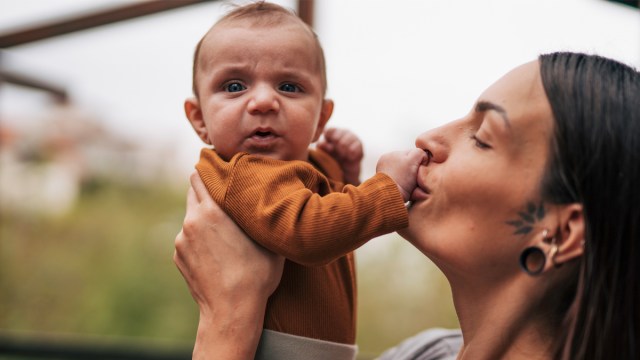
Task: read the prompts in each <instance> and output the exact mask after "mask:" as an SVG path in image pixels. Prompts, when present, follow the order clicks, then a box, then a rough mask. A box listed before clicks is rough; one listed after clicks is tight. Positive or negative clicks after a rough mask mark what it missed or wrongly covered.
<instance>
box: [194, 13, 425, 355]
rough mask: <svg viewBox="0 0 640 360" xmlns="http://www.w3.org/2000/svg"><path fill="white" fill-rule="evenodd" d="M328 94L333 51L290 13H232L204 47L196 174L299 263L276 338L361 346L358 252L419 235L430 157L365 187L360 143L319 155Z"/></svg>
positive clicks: (333, 139) (346, 140) (273, 310)
mask: <svg viewBox="0 0 640 360" xmlns="http://www.w3.org/2000/svg"><path fill="white" fill-rule="evenodd" d="M326 88H327V81H326V74H325V61H324V55H323V51H322V48H321V46H320V43H319V41H318V39H317V37H316V35H315V34H314V32H313V31H312V30H311V29H310V28H309V26H307V25H306V24H305V23H304V22H303V21H302V20H300V19H299V18H298V17H297V16H296V15H295V14H294V13H292V12H290V11H289V10H286V9H284V8H282V7H280V6H278V5H274V4H270V3H264V2H259V3H253V4H249V5H245V6H242V7H238V8H236V9H234V10H233V11H231V12H230V13H228V14H227V15H225V16H224V17H223V18H222V19H221V20H219V21H218V22H217V23H216V24H215V25H214V26H213V27H212V28H211V29H210V30H209V31H208V32H207V33H206V34H205V35H204V37H203V38H202V39H201V40H200V42H199V43H198V46H197V47H196V52H195V56H194V65H193V90H194V95H195V96H194V97H192V98H189V99H187V100H186V101H185V112H186V115H187V117H188V119H189V121H190V122H191V125H192V126H193V128H194V130H195V131H196V133H197V134H198V135H199V137H200V138H201V139H202V140H203V141H204V142H205V143H207V144H209V145H213V147H214V149H208V148H205V149H203V150H202V152H201V158H200V161H199V163H198V164H197V165H196V168H197V170H198V173H199V175H200V177H201V178H202V180H203V182H204V183H205V184H206V186H207V189H208V191H209V192H210V193H211V196H212V197H213V199H214V200H215V201H216V202H217V203H218V204H219V205H220V206H221V207H222V208H223V209H224V210H225V212H226V213H227V214H228V215H229V216H230V217H232V218H233V219H234V220H235V222H236V223H238V225H239V226H240V227H242V229H243V230H244V231H245V232H246V233H247V234H248V235H249V236H250V237H251V238H253V239H254V240H255V241H256V242H258V243H260V244H261V245H262V246H264V247H265V248H267V249H269V250H271V251H273V252H275V253H278V254H281V255H283V256H284V257H285V258H286V259H287V260H286V261H285V267H284V273H283V275H282V279H281V282H280V285H279V287H278V289H277V290H276V291H275V292H274V294H273V295H272V296H271V297H270V299H269V302H268V304H267V310H266V317H265V322H264V327H265V329H268V330H272V331H275V332H278V333H284V334H289V335H297V336H304V337H308V338H314V339H318V340H324V341H329V342H334V343H339V344H348V345H352V344H354V343H355V338H356V331H355V330H356V321H355V315H356V284H355V267H354V256H353V250H355V249H356V248H358V247H359V246H361V245H363V244H364V243H365V242H367V241H368V240H370V239H372V238H374V237H376V236H379V235H382V234H385V233H390V232H393V231H396V230H399V229H402V228H405V227H407V226H408V216H407V211H406V209H405V206H404V204H405V202H406V201H408V200H409V197H410V195H411V191H412V190H413V189H414V188H415V181H416V180H415V179H416V172H417V169H418V166H419V165H420V163H421V162H422V161H423V160H425V157H426V156H425V154H424V152H422V151H421V150H419V149H414V150H412V151H408V152H396V153H391V154H387V155H385V156H383V157H382V158H381V160H380V161H379V162H378V167H377V171H378V172H377V174H376V175H375V176H373V177H372V178H370V179H368V180H366V181H365V182H364V183H362V184H360V185H358V183H359V181H358V177H359V169H360V167H359V166H360V159H361V158H362V146H361V144H360V142H359V140H358V139H357V138H356V137H355V136H354V135H353V134H351V133H349V132H346V131H345V130H337V129H332V131H331V132H328V133H327V134H325V138H326V140H325V144H324V145H323V146H322V148H324V149H327V150H328V151H329V152H330V153H331V155H329V154H328V153H327V152H325V151H322V150H318V149H316V150H313V149H310V148H309V147H310V145H311V144H312V143H314V142H316V141H317V140H318V139H319V137H320V136H321V135H322V134H323V131H324V128H325V125H326V124H327V121H328V120H329V118H330V117H331V113H332V111H333V102H332V101H331V100H328V99H325V93H326ZM332 156H333V157H332ZM334 158H336V159H339V162H338V161H336V160H334ZM345 175H346V176H345ZM345 182H348V183H351V184H348V185H345ZM355 185H358V186H355ZM263 336H264V335H263Z"/></svg>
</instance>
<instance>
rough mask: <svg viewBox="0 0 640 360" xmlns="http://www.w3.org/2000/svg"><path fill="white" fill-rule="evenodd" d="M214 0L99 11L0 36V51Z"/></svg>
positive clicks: (155, 0)
mask: <svg viewBox="0 0 640 360" xmlns="http://www.w3.org/2000/svg"><path fill="white" fill-rule="evenodd" d="M209 1H216V0H148V1H142V2H140V3H137V4H133V5H127V6H122V7H118V8H115V9H109V10H103V11H99V12H95V13H91V14H86V15H82V16H77V17H71V18H66V19H61V20H57V21H53V22H50V23H46V24H42V25H38V26H34V27H30V28H25V29H21V30H17V31H14V32H10V33H7V34H2V35H0V48H8V47H12V46H18V45H22V44H26V43H30V42H33V41H38V40H44V39H48V38H51V37H54V36H59V35H64V34H69V33H72V32H75V31H81V30H86V29H90V28H94V27H97V26H101V25H107V24H112V23H114V22H118V21H123V20H129V19H134V18H138V17H141V16H145V15H151V14H155V13H158V12H161V11H167V10H172V9H176V8H180V7H184V6H188V5H193V4H198V3H203V2H209Z"/></svg>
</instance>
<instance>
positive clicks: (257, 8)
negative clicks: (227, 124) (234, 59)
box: [192, 1, 327, 97]
mask: <svg viewBox="0 0 640 360" xmlns="http://www.w3.org/2000/svg"><path fill="white" fill-rule="evenodd" d="M238 20H250V21H251V26H257V27H269V26H277V25H280V24H283V23H284V22H285V21H287V20H294V21H296V22H298V23H300V24H301V25H302V26H303V27H304V28H305V29H307V30H308V31H309V32H310V34H311V35H312V37H313V40H314V42H315V45H316V50H317V52H318V65H319V67H320V78H321V81H322V91H323V93H326V89H327V71H326V65H325V59H324V51H323V50H322V46H321V45H320V41H319V40H318V36H317V35H316V33H315V32H314V31H313V29H311V27H310V26H309V25H307V24H306V23H305V22H304V21H302V19H300V18H299V17H298V16H297V15H296V14H295V13H294V12H293V11H291V10H289V9H286V8H284V7H282V6H280V5H277V4H273V3H269V2H265V1H257V2H253V3H250V4H247V5H242V6H236V7H235V8H234V9H233V10H231V11H230V12H228V13H227V14H225V15H224V16H223V17H222V18H220V19H219V20H218V21H217V22H216V23H215V24H214V25H213V26H212V27H211V29H209V31H207V33H206V34H204V36H202V38H201V39H200V41H198V44H197V45H196V49H195V52H194V54H193V75H192V88H193V94H194V95H195V96H196V97H197V96H198V86H197V82H196V77H197V69H198V62H199V57H200V48H201V47H202V43H203V41H204V39H205V38H206V37H207V35H208V34H209V33H210V32H211V30H213V29H214V28H215V27H216V26H218V25H220V24H225V23H230V22H233V21H238Z"/></svg>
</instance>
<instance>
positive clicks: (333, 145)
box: [317, 128, 364, 186]
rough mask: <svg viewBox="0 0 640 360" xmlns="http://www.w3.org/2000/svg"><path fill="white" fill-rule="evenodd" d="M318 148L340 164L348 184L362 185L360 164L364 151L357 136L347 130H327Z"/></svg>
mask: <svg viewBox="0 0 640 360" xmlns="http://www.w3.org/2000/svg"><path fill="white" fill-rule="evenodd" d="M317 146H318V148H319V149H321V150H323V151H324V152H326V153H327V154H329V155H331V157H332V158H334V159H335V160H336V161H337V162H338V163H339V164H340V167H341V168H342V172H343V173H344V179H345V182H346V183H347V184H351V185H356V186H357V185H360V163H361V162H362V157H363V156H364V151H363V150H362V142H361V141H360V139H359V138H358V136H356V134H354V133H352V132H351V131H349V130H346V129H336V128H330V129H326V130H325V132H324V138H323V139H322V140H320V141H319V142H318V145H317Z"/></svg>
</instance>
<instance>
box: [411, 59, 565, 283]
mask: <svg viewBox="0 0 640 360" xmlns="http://www.w3.org/2000/svg"><path fill="white" fill-rule="evenodd" d="M552 126H553V125H552V113H551V108H550V105H549V102H548V100H547V98H546V95H545V93H544V89H543V87H542V82H541V79H540V72H539V64H538V62H537V61H535V62H531V63H528V64H525V65H522V66H520V67H518V68H516V69H514V70H512V71H511V72H509V73H508V74H507V75H505V76H504V77H502V78H501V79H500V80H498V81H497V82H496V83H495V84H493V85H492V86H491V87H489V88H488V89H487V90H485V92H484V93H483V94H482V95H480V97H479V98H478V101H477V102H476V104H474V106H473V108H472V109H471V111H470V112H469V114H467V115H466V116H465V117H464V118H462V119H459V120H457V121H454V122H451V123H449V124H446V125H444V126H442V127H439V128H437V129H434V130H431V131H428V132H426V133H424V134H422V135H420V136H419V137H418V138H417V140H416V146H417V147H419V148H422V149H424V150H427V151H429V152H430V153H431V154H432V157H431V160H430V162H429V163H428V165H426V166H421V167H420V170H419V171H418V178H417V182H418V188H417V189H416V190H415V191H414V193H413V197H412V200H413V204H412V206H411V207H410V209H409V221H410V226H409V228H408V229H406V230H404V231H402V232H401V235H402V236H403V237H405V238H406V239H407V240H409V241H410V242H411V243H413V244H414V246H416V247H417V248H418V249H420V250H421V251H422V252H423V253H425V254H426V255H427V256H429V257H430V258H431V259H432V260H433V261H434V262H435V263H436V264H437V265H438V266H439V267H440V268H441V269H442V270H443V271H444V272H445V274H456V273H460V274H466V275H465V276H468V275H469V274H481V275H482V276H483V277H485V278H487V276H490V277H489V278H492V279H494V280H495V279H496V276H498V277H499V276H504V275H506V274H508V273H511V274H513V272H512V271H511V269H512V270H513V271H517V267H518V256H519V254H520V252H521V251H522V250H523V249H524V247H525V245H526V244H525V242H526V241H527V240H528V239H531V237H532V236H537V235H539V234H540V233H541V232H542V231H543V227H542V226H541V225H540V219H542V218H543V215H544V208H541V206H540V205H541V203H540V182H541V177H542V173H543V168H544V165H545V162H546V159H547V156H548V154H549V149H548V147H549V142H550V136H551V134H552Z"/></svg>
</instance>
